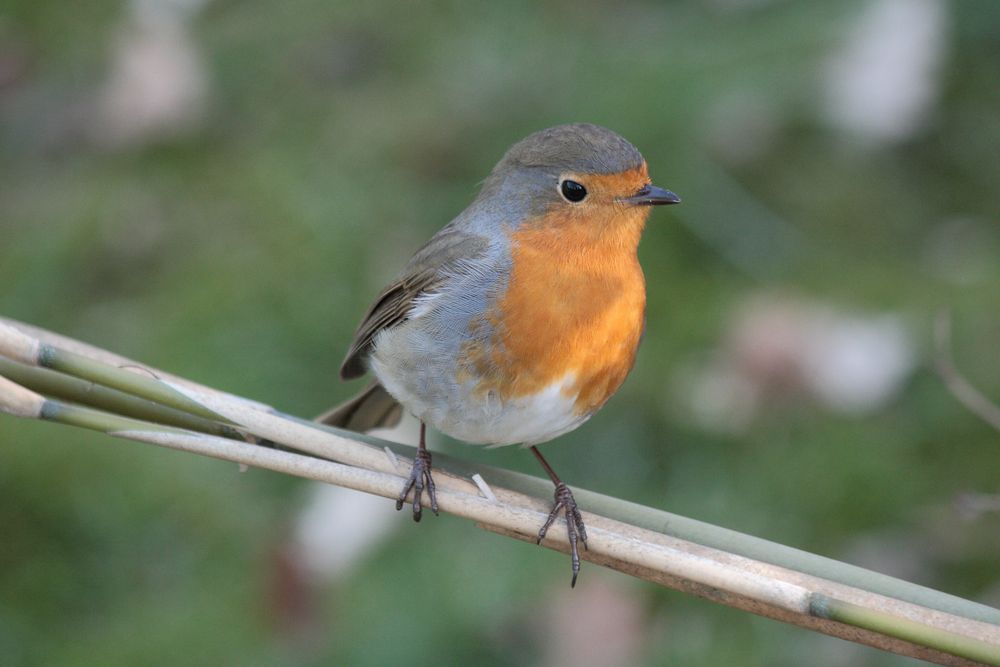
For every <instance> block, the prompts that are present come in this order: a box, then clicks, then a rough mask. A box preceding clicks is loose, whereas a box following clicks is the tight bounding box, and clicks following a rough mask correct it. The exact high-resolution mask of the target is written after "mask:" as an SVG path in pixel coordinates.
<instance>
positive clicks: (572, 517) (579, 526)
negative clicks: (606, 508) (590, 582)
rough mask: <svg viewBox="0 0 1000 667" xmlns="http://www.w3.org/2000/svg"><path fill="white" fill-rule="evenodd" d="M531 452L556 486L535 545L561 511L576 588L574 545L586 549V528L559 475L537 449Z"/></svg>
mask: <svg viewBox="0 0 1000 667" xmlns="http://www.w3.org/2000/svg"><path fill="white" fill-rule="evenodd" d="M531 451H532V453H533V454H534V455H535V458H537V459H538V462H539V463H541V464H542V467H543V468H545V472H546V473H548V475H549V479H551V480H552V483H553V484H555V485H556V492H555V500H556V503H555V505H554V506H553V507H552V511H551V512H549V518H547V519H546V520H545V523H544V524H543V525H542V527H541V529H540V530H539V531H538V539H537V540H536V541H535V543H536V544H541V543H542V540H543V539H545V533H547V532H548V530H549V527H550V526H551V525H552V523H553V522H554V521H555V520H556V518H557V517H558V516H559V511H560V510H562V511H563V512H564V514H565V515H566V531H567V532H568V533H569V546H570V550H571V553H572V561H573V580H572V581H571V582H570V588H572V587H574V586H576V577H577V575H579V574H580V553H579V552H578V551H577V547H576V545H577V542H578V541H580V542H583V548H584V549H586V548H587V528H586V527H585V526H584V525H583V517H582V516H580V510H579V509H578V508H577V506H576V499H574V498H573V492H572V491H570V490H569V487H568V486H566V485H565V484H563V482H562V480H561V479H559V475H557V474H556V471H555V470H553V469H552V466H550V465H549V462H548V461H546V460H545V457H544V456H542V453H541V452H540V451H538V448H537V447H534V446H532V447H531Z"/></svg>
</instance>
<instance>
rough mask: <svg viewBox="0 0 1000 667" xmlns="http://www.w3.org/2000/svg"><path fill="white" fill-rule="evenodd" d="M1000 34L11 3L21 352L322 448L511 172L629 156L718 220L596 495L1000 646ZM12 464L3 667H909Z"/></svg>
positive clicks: (0, 208)
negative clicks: (945, 361)
mask: <svg viewBox="0 0 1000 667" xmlns="http://www.w3.org/2000/svg"><path fill="white" fill-rule="evenodd" d="M998 31H1000V5H998V4H997V3H995V2H990V1H985V0H982V1H973V0H969V1H966V2H944V1H940V2H938V1H936V0H876V1H873V2H843V3H830V2H819V1H808V2H778V1H767V0H756V1H750V0H711V1H708V0H705V1H701V2H669V3H643V2H625V3H610V2H609V3H600V2H582V3H581V2H557V3H550V4H546V5H544V6H539V5H537V4H536V3H529V2H510V3H489V4H483V5H478V4H473V3H459V2H454V3H419V4H418V3H407V4H402V3H401V4H395V3H389V2H379V1H377V2H369V3H365V4H364V6H361V5H360V3H337V2H318V1H314V0H308V1H305V2H296V3H279V2H258V1H248V2H239V3H237V2H227V1H224V0H216V1H215V2H202V1H201V0H176V1H173V2H167V1H162V2H156V1H155V0H149V1H147V2H133V3H127V2H110V1H108V0H101V1H98V2H89V3H85V5H83V4H75V3H69V4H67V3H64V2H38V1H36V0H8V1H7V2H5V3H4V6H3V8H2V9H0V285H2V289H0V314H2V315H5V316H8V317H13V318H17V319H20V320H23V321H27V322H30V323H33V324H36V325H39V326H43V327H46V328H49V329H52V330H55V331H58V332H61V333H65V334H67V335H70V336H73V337H76V338H79V339H82V340H85V341H88V342H92V343H94V344H97V345H100V346H102V347H105V348H107V349H110V350H113V351H116V352H119V353H121V354H124V355H127V356H130V357H133V358H135V359H138V360H141V361H143V362H146V363H149V364H151V365H153V366H156V367H160V368H163V369H166V370H169V371H172V372H174V373H177V374H180V375H183V376H186V377H189V378H191V379H194V380H197V381H200V382H203V383H206V384H209V385H212V386H216V387H219V388H222V389H226V390H230V391H233V392H236V393H239V394H242V395H245V396H248V397H252V398H255V399H258V400H261V401H265V402H268V403H270V404H272V405H274V406H276V407H278V408H280V409H282V410H285V411H288V412H292V413H296V414H300V415H303V416H309V415H313V414H316V413H318V412H320V411H321V410H323V409H325V408H326V407H328V406H329V405H331V404H333V403H335V402H338V401H340V400H342V399H344V398H346V397H347V396H348V395H350V393H351V392H352V391H354V390H356V389H357V388H358V385H357V384H355V385H351V386H349V385H346V384H342V383H341V382H339V381H338V379H337V376H336V371H337V368H338V364H339V362H340V359H341V356H342V354H343V352H344V350H345V347H346V345H347V344H348V342H349V341H350V338H351V334H352V332H353V329H354V327H355V325H356V324H357V321H358V319H359V318H360V316H361V314H362V313H363V311H364V309H365V308H366V307H367V306H368V304H369V302H370V299H371V298H372V297H373V296H374V294H375V293H376V292H377V291H378V290H379V289H380V288H381V286H382V285H383V283H384V282H385V281H387V280H388V279H390V278H391V277H392V276H393V275H394V274H395V273H396V271H398V270H399V268H400V267H401V266H402V263H403V262H404V261H405V260H406V258H407V257H408V256H409V254H410V253H411V252H412V251H413V250H414V249H416V247H417V246H418V245H419V244H420V243H421V242H422V241H423V240H425V239H426V238H427V237H429V236H430V235H431V234H432V233H433V232H434V231H435V230H436V229H438V228H439V227H440V226H442V225H443V224H444V223H445V222H447V221H448V220H449V219H450V218H451V217H452V216H454V215H455V214H457V213H458V212H459V211H460V210H461V209H462V208H463V207H464V206H465V205H466V204H467V203H468V202H469V201H470V200H471V199H472V197H473V196H474V194H475V192H476V187H477V184H478V183H479V182H480V181H481V180H482V179H483V178H484V177H485V176H486V174H487V173H488V172H489V170H490V169H491V168H492V166H493V164H494V163H495V162H496V161H497V160H498V159H499V158H500V156H501V155H502V154H503V152H504V150H506V148H507V147H508V146H509V145H510V144H512V143H514V142H515V141H517V140H518V139H520V138H522V137H523V136H525V135H527V134H528V133H530V132H533V131H535V130H538V129H541V128H543V127H547V126H549V125H553V124H557V123H561V122H570V121H590V122H595V123H599V124H603V125H606V126H608V127H610V128H612V129H614V130H616V131H618V132H620V133H621V134H623V135H624V136H625V137H627V138H628V139H630V140H631V141H632V142H633V143H635V144H636V145H637V146H638V147H639V148H640V150H642V151H643V153H644V154H645V156H646V158H647V160H648V162H649V165H650V171H651V174H652V176H653V178H654V181H655V182H656V183H657V184H659V185H662V186H665V187H669V188H670V189H672V190H674V191H675V192H677V193H679V194H680V195H681V196H682V197H683V198H684V203H683V205H682V206H680V207H673V208H671V209H670V210H669V211H663V210H658V211H656V212H654V214H653V217H652V219H651V221H650V224H649V226H648V229H647V232H646V234H645V237H644V240H643V244H642V247H641V249H640V256H641V260H642V262H643V265H644V267H645V270H646V276H647V281H648V292H649V312H648V324H647V331H646V337H645V341H644V343H643V347H642V349H641V351H640V354H639V360H638V363H637V366H636V369H635V371H634V372H633V373H632V376H631V377H630V379H629V380H628V382H626V384H625V386H624V387H623V388H622V390H621V392H620V393H619V394H618V395H617V396H616V397H615V398H614V399H612V400H611V402H610V403H609V404H608V405H607V407H606V408H605V409H604V410H603V411H602V412H601V413H600V414H599V415H598V416H596V417H595V418H594V419H592V420H591V421H590V422H589V423H588V424H586V425H585V426H584V427H582V428H580V429H579V430H578V431H576V432H573V433H572V434H570V435H567V436H564V437H562V438H560V439H559V440H558V441H556V442H555V443H552V444H550V445H548V446H546V447H545V448H543V449H544V451H546V453H547V455H548V457H549V459H550V461H551V462H552V464H553V465H554V466H555V468H556V469H557V470H559V471H560V474H561V475H562V476H563V478H564V479H566V480H567V481H568V482H569V483H570V484H571V485H577V486H579V487H583V488H589V489H593V490H596V491H600V492H604V493H608V494H613V495H618V496H621V497H624V498H627V499H630V500H636V501H639V502H643V503H646V504H649V505H653V506H655V507H661V508H665V509H669V510H671V511H673V512H677V513H680V514H685V515H688V516H692V517H695V518H698V519H702V520H705V521H709V522H713V523H717V524H720V525H723V526H726V527H730V528H734V529H737V530H741V531H744V532H748V533H752V534H755V535H759V536H761V537H765V538H768V539H772V540H776V541H779V542H783V543H785V544H789V545H792V546H796V547H799V548H802V549H806V550H809V551H813V552H817V553H821V554H824V555H827V556H831V557H833V558H838V559H842V560H846V561H849V562H852V563H855V564H858V565H862V566H865V567H869V568H873V569H876V570H879V571H882V572H886V573H889V574H893V575H896V576H901V577H903V578H906V579H909V580H911V581H916V582H918V583H921V584H924V585H928V586H931V587H934V588H938V589H941V590H944V591H947V592H950V593H954V594H957V595H960V596H963V597H968V598H971V599H975V600H979V601H982V602H985V603H988V604H992V605H994V606H996V605H998V604H1000V512H996V511H993V512H990V511H979V510H977V507H980V506H985V505H987V504H988V503H989V501H990V498H991V496H988V495H982V494H996V493H1000V487H998V477H1000V476H998V472H1000V434H998V433H997V432H995V431H993V430H991V429H990V427H989V426H987V425H986V424H984V423H983V422H982V421H980V420H978V419H977V418H976V417H974V416H972V415H971V414H969V413H968V412H967V411H966V410H965V409H963V408H962V407H961V406H960V405H959V404H958V403H957V402H956V400H955V399H954V398H953V397H952V396H951V395H950V394H949V393H948V391H947V390H946V389H945V387H944V386H943V383H942V382H941V380H940V379H939V378H938V376H937V375H936V374H935V372H934V370H933V363H932V362H933V354H934V350H933V346H932V344H931V330H932V322H933V318H934V315H935V313H937V312H938V310H939V309H941V308H943V307H948V308H950V309H951V312H952V316H953V320H954V327H955V336H954V347H955V354H956V357H957V360H958V364H959V365H960V366H961V367H962V368H963V369H964V372H966V373H967V376H968V378H969V379H970V381H972V382H973V383H974V384H976V385H977V386H979V387H980V388H981V389H982V390H983V391H984V392H985V393H986V394H987V395H990V396H992V397H994V398H998V397H1000V355H998V354H997V349H998V342H1000V309H998V308H997V306H998V304H1000V225H998V211H1000V188H998V187H997V185H996V184H997V183H998V182H1000V157H998V156H1000V153H998V149H997V147H998V146H1000V113H998V112H1000V79H998V78H997V72H998V71H1000V41H998V40H997V34H998ZM0 445H2V447H0V526H2V530H0V534H2V537H0V656H2V662H3V663H4V664H10V665H13V664H47V665H89V664H94V665H98V664H99V665H134V664H148V665H155V664H177V663H196V664H198V663H200V664H209V663H211V664H219V663H222V664H293V665H313V664H352V665H382V664H390V663H391V664H467V663H473V662H475V663H476V664H484V665H493V664H495V665H501V664H511V663H521V664H533V665H565V664H609V665H621V664H639V665H642V664H667V663H669V664H673V665H721V664H746V665H749V664H758V665H760V664H768V665H799V664H813V665H848V664H850V665H902V664H912V661H909V660H907V659H903V658H898V657H895V656H890V655H885V654H882V653H879V652H877V651H875V650H871V649H867V648H863V647H858V646H855V645H852V644H850V643H847V642H844V641H840V640H837V639H832V638H827V637H823V636H818V635H815V634H813V633H809V632H806V631H804V630H800V629H797V628H792V627H787V626H784V625H782V624H779V623H777V622H774V621H770V620H766V619H761V618H757V617H753V616H750V615H748V614H744V613H741V612H737V611H734V610H731V609H727V608H722V607H718V606H715V605H713V604H710V603H708V602H704V601H702V600H698V599H694V598H690V597H687V596H684V595H681V594H678V593H674V592H672V591H667V590H664V589H658V588H655V587H653V586H651V585H645V584H641V583H637V582H633V581H631V580H629V579H628V578H626V577H624V576H622V575H618V574H614V573H609V572H603V571H601V570H600V569H599V568H597V567H595V566H588V565H586V564H585V565H584V570H583V573H582V578H581V582H580V585H578V586H577V588H576V589H575V590H574V591H572V593H570V591H569V590H568V585H567V584H568V581H569V565H568V563H567V562H566V559H565V558H564V557H563V556H561V555H559V554H555V553H552V552H548V551H546V550H543V549H538V548H533V547H532V546H530V545H527V544H521V543H516V542H514V541H512V540H508V539H504V538H501V537H498V536H495V535H491V534H486V533H483V532H482V531H479V530H477V529H475V528H474V527H473V526H472V525H471V524H469V523H467V522H464V521H462V520H459V519H455V518H452V517H441V518H433V517H429V518H427V519H425V520H424V521H423V522H422V524H420V525H419V527H417V526H416V525H415V524H413V523H412V521H410V520H409V518H408V517H406V516H403V515H402V513H400V514H397V513H395V512H394V511H393V508H392V504H391V502H389V501H382V500H376V501H375V506H374V507H373V506H372V504H371V503H368V502H365V501H364V497H362V496H360V495H359V494H349V493H345V494H334V495H333V496H332V497H331V496H329V495H327V494H325V493H321V492H319V491H317V490H316V488H315V487H314V486H313V485H310V484H306V483H304V482H302V481H299V480H295V479H286V478H283V477H281V476H279V475H277V474H271V473H268V472H264V471H257V470H254V471H250V472H247V473H244V474H240V473H239V472H238V470H237V468H236V467H235V466H233V465H229V464H225V463H221V462H217V461H212V460H208V459H201V458H197V457H195V456H189V455H182V454H177V453H173V452H167V451H162V450H158V449H155V448H152V447H147V446H144V445H139V444H135V443H129V442H122V441H117V440H112V439H110V438H108V437H103V436H99V435H95V434H90V433H84V432H79V431H76V430H72V429H68V428H63V427H58V426H54V425H49V424H40V423H24V422H20V421H17V420H14V419H12V418H0ZM435 446H437V447H440V448H442V449H444V450H445V451H448V452H450V453H453V454H458V455H461V456H465V457H469V458H475V459H478V460H481V461H483V462H486V463H490V464H494V465H500V466H506V467H510V468H514V469H518V470H522V471H526V472H531V473H533V474H535V473H538V472H539V471H538V470H537V469H536V467H535V464H534V461H533V460H532V457H530V456H529V455H527V454H526V453H524V452H523V451H520V450H518V449H516V448H508V449H504V450H482V449H476V448H468V447H463V446H462V445H460V444H458V443H454V442H440V443H437V444H436V445H435ZM963 494H964V495H963ZM970 494H971V495H970ZM977 494H980V495H977Z"/></svg>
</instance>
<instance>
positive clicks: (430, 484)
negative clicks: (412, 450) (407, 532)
mask: <svg viewBox="0 0 1000 667" xmlns="http://www.w3.org/2000/svg"><path fill="white" fill-rule="evenodd" d="M410 489H413V520H414V521H420V519H421V517H422V512H423V507H422V506H421V503H420V499H421V497H422V496H423V494H424V489H427V495H428V497H429V499H430V501H431V511H432V512H434V514H435V516H436V515H437V514H438V504H437V493H436V490H435V488H434V478H433V477H432V476H431V453H430V452H429V451H427V450H426V449H418V450H417V455H416V456H415V457H414V458H413V467H412V468H410V476H409V478H408V479H407V480H406V484H404V485H403V490H402V491H401V492H400V493H399V496H398V497H397V498H396V510H397V511H398V510H401V509H403V504H404V503H405V502H406V496H407V494H408V493H410Z"/></svg>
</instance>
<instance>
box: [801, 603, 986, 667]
mask: <svg viewBox="0 0 1000 667" xmlns="http://www.w3.org/2000/svg"><path fill="white" fill-rule="evenodd" d="M809 611H810V613H811V614H812V615H813V616H817V617H819V618H825V619H828V620H831V621H837V622H839V623H845V624H847V625H851V626H854V627H857V628H864V629H865V630H871V631H872V632H878V633H881V634H883V635H887V636H889V637H895V638H897V639H902V640H904V641H908V642H911V643H913V644H917V645H919V646H926V647H927V648H931V649H936V650H938V651H941V652H942V653H950V654H951V655H957V656H959V657H962V658H967V659H969V660H976V661H978V662H981V663H984V664H987V665H994V666H996V667H1000V648H998V647H997V646H996V645H995V644H994V645H991V644H987V643H986V642H984V641H980V640H978V639H974V638H972V637H967V636H965V635H960V634H957V633H954V632H949V631H948V630H943V629H941V628H933V627H930V626H928V625H924V624H923V623H918V622H917V621H911V620H910V619H907V618H900V617H899V616H896V615H893V614H887V613H886V612H884V611H878V610H876V609H870V608H867V607H862V606H860V605H856V604H852V603H850V602H844V601H843V600H836V599H834V598H831V597H829V596H827V595H822V594H820V593H814V594H813V595H812V600H811V601H810V604H809Z"/></svg>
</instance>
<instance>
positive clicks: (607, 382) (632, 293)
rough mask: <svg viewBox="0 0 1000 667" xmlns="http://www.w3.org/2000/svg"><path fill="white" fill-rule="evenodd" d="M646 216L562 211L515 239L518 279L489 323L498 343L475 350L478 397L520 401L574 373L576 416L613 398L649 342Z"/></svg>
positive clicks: (570, 390)
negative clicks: (640, 251)
mask: <svg viewBox="0 0 1000 667" xmlns="http://www.w3.org/2000/svg"><path fill="white" fill-rule="evenodd" d="M645 218H646V211H642V210H636V209H619V210H616V211H610V212H609V213H608V214H607V218H606V219H603V220H583V219H581V218H580V216H579V215H574V214H572V213H566V212H565V211H559V212H556V213H551V214H548V215H547V216H545V217H543V218H541V219H539V220H537V221H536V222H534V223H532V224H530V225H524V226H522V227H521V228H520V229H518V230H516V231H513V232H511V233H510V241H511V259H512V270H511V275H510V281H509V284H508V288H507V291H506V293H505V294H504V295H503V296H502V297H501V298H500V299H499V300H498V302H497V304H496V308H495V310H493V311H492V312H491V313H489V314H488V315H487V317H486V319H487V321H489V322H490V324H491V325H492V326H493V328H494V332H495V333H494V336H493V341H492V344H491V345H489V351H488V353H486V354H484V352H486V351H485V350H482V349H480V350H476V351H474V352H475V353H478V355H477V356H478V357H479V362H478V363H477V364H476V367H477V368H476V371H477V374H478V375H479V378H480V380H479V384H478V385H477V388H478V390H480V391H483V392H496V394H497V395H498V396H499V397H500V398H501V399H504V400H508V399H515V398H519V397H525V396H530V395H533V394H536V393H538V392H540V391H543V390H544V389H546V388H548V387H549V386H551V385H552V383H554V382H557V381H559V380H561V379H563V378H564V377H566V376H567V374H569V373H572V374H573V377H574V380H573V381H572V382H571V383H570V384H569V385H567V386H565V387H564V388H563V393H564V394H565V395H566V396H567V397H570V398H575V400H574V409H575V411H576V412H577V413H578V414H589V413H591V412H593V411H595V410H597V409H598V408H599V407H601V405H603V404H604V402H605V401H607V400H608V398H610V397H611V395H612V394H613V393H614V392H615V391H616V390H617V389H618V387H619V386H620V385H621V383H622V382H623V381H624V380H625V376H626V375H628V372H629V371H630V370H631V368H632V364H633V362H634V361H635V352H636V348H637V347H638V345H639V338H640V336H641V335H642V328H643V319H644V311H645V305H646V288H645V281H644V279H643V275H642V269H641V268H640V267H639V261H638V258H637V257H636V248H637V246H638V243H639V236H640V234H641V233H642V227H643V224H644V222H645ZM470 352H472V351H470Z"/></svg>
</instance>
